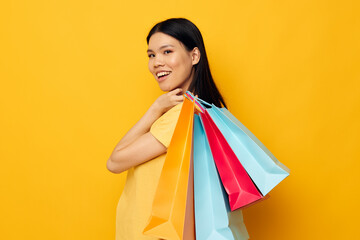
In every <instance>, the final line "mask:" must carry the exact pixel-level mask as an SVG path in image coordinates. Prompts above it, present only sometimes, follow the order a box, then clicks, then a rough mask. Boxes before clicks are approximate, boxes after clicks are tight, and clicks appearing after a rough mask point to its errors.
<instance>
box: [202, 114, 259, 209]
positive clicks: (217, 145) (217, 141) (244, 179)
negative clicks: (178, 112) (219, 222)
mask: <svg viewBox="0 0 360 240" xmlns="http://www.w3.org/2000/svg"><path fill="white" fill-rule="evenodd" d="M200 117H201V120H202V122H203V125H204V129H205V132H206V136H207V139H208V141H209V145H210V149H211V153H212V155H213V158H214V161H215V165H216V168H217V170H218V172H219V175H220V178H221V182H222V184H223V186H224V188H225V191H226V192H227V194H228V197H229V205H230V209H231V211H233V210H236V209H238V208H242V207H245V206H248V205H249V204H252V203H254V202H255V201H258V200H261V199H262V198H263V196H262V195H261V193H260V192H259V190H258V189H257V188H256V185H255V184H254V183H253V181H252V180H251V178H250V177H249V175H248V174H247V172H246V170H245V169H244V167H243V166H242V165H241V163H240V161H239V160H238V159H237V157H236V155H235V153H234V152H233V150H232V149H231V147H230V145H229V144H228V142H227V141H226V140H225V138H224V136H223V135H222V133H221V132H220V130H219V129H218V128H217V126H216V125H215V123H214V122H213V120H212V119H211V117H210V115H209V113H208V112H207V111H206V110H205V111H204V113H200Z"/></svg>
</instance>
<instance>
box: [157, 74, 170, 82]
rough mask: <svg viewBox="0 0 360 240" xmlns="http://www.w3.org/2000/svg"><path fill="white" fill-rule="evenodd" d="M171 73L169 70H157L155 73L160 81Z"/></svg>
mask: <svg viewBox="0 0 360 240" xmlns="http://www.w3.org/2000/svg"><path fill="white" fill-rule="evenodd" d="M170 74H171V72H170V71H164V72H159V73H157V74H156V77H157V80H158V82H162V81H164V80H165V79H167V77H168V76H169V75H170Z"/></svg>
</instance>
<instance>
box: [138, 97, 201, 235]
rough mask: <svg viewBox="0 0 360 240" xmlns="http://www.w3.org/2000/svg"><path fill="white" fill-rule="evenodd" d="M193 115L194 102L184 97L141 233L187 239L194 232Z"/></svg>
mask: <svg viewBox="0 0 360 240" xmlns="http://www.w3.org/2000/svg"><path fill="white" fill-rule="evenodd" d="M193 119H194V102H192V101H190V100H189V99H187V98H184V103H183V106H182V108H181V112H180V116H179V119H178V122H177V124H176V127H175V130H174V134H173V136H172V139H171V142H170V145H169V147H168V150H167V155H166V159H165V162H164V166H163V169H162V172H161V175H160V179H159V183H158V187H157V189H156V193H155V197H154V201H153V205H152V213H151V216H150V218H149V221H148V224H147V226H146V227H145V229H144V231H143V233H144V234H145V235H148V236H153V237H157V238H161V239H169V240H170V239H171V240H176V239H178V240H182V239H184V237H185V238H186V239H191V236H193V235H194V231H195V230H194V219H193V218H194V211H193V204H194V203H193V176H192V174H193V173H192V171H193V168H192V167H191V161H192V138H193ZM189 179H190V180H189ZM185 215H186V216H185ZM185 218H186V219H185ZM184 226H185V228H184Z"/></svg>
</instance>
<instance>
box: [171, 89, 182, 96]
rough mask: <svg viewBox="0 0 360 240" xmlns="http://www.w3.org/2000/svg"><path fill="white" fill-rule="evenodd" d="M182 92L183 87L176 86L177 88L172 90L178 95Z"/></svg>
mask: <svg viewBox="0 0 360 240" xmlns="http://www.w3.org/2000/svg"><path fill="white" fill-rule="evenodd" d="M181 92H182V89H181V88H176V89H175V90H172V91H171V93H172V94H175V95H178V94H179V93H181Z"/></svg>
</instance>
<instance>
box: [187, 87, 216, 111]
mask: <svg viewBox="0 0 360 240" xmlns="http://www.w3.org/2000/svg"><path fill="white" fill-rule="evenodd" d="M184 95H185V97H187V98H188V99H190V100H191V101H194V102H195V104H196V105H197V106H198V107H199V108H200V110H201V112H204V111H205V109H206V108H205V107H204V106H203V104H204V105H207V106H208V107H212V105H211V104H210V103H208V102H205V101H204V100H202V99H200V98H198V97H195V96H194V95H193V94H192V93H191V92H189V91H186V93H185V94H184Z"/></svg>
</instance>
